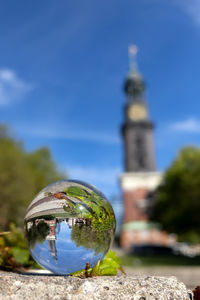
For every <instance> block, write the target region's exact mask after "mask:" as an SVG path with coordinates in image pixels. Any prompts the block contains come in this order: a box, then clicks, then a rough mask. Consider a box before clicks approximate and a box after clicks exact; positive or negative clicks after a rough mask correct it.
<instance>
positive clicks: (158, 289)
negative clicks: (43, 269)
mask: <svg viewBox="0 0 200 300" xmlns="http://www.w3.org/2000/svg"><path fill="white" fill-rule="evenodd" d="M0 299H4V300H7V299H13V300H15V299H20V300H23V299H34V300H35V299H44V300H47V299H51V300H59V299H62V300H64V299H66V300H71V299H72V300H84V299H87V300H93V299H94V300H96V299H101V300H110V299H113V300H118V299H119V300H123V299H126V300H129V299H131V300H190V299H192V296H191V295H189V293H188V291H187V289H186V287H185V285H184V284H183V283H181V282H179V281H178V280H177V279H176V277H154V276H151V277H150V276H141V277H139V276H138V277H137V276H124V275H123V276H115V277H110V276H108V277H93V278H89V279H80V278H73V277H68V276H52V275H43V276H41V275H21V274H16V273H9V272H0Z"/></svg>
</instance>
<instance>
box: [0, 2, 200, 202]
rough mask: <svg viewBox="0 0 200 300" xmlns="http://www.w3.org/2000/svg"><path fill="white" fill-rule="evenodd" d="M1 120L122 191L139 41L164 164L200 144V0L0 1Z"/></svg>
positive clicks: (76, 169)
mask: <svg viewBox="0 0 200 300" xmlns="http://www.w3.org/2000/svg"><path fill="white" fill-rule="evenodd" d="M0 39H1V43H0V121H1V123H6V124H9V125H10V126H11V128H12V130H13V132H14V133H15V135H16V137H17V138H18V139H22V140H23V141H24V144H25V147H26V149H27V150H28V151H32V150H34V149H36V148H38V147H41V146H48V147H49V148H50V149H51V151H52V154H53V157H54V158H55V160H56V161H57V163H58V165H59V166H60V168H61V169H63V170H66V171H67V173H68V175H69V176H70V177H71V178H76V179H79V180H86V181H88V182H89V183H92V184H95V185H97V187H99V188H100V189H101V190H102V191H103V192H104V193H105V194H106V195H107V196H108V197H110V196H111V195H113V194H118V193H119V188H118V177H119V175H120V173H121V172H122V170H123V152H122V141H121V135H120V126H121V124H122V122H123V118H124V116H123V105H124V101H125V97H124V94H123V91H122V85H123V81H124V78H125V76H126V74H127V72H128V53H127V49H128V46H129V45H130V44H137V45H138V47H139V49H140V50H139V53H138V65H139V69H140V71H141V72H142V74H143V76H144V78H145V80H146V82H147V88H148V89H147V101H148V104H149V108H150V116H151V119H152V120H154V121H155V123H156V130H155V149H156V160H157V168H158V170H164V169H166V168H167V167H168V166H169V165H170V163H171V162H172V160H173V159H174V157H175V155H176V153H177V152H178V150H179V149H180V148H181V147H182V146H184V145H187V144H193V145H197V146H200V142H199V137H200V1H199V0H190V1H188V0H173V1H172V0H135V1H133V0H121V1H118V0H109V1H108V0H107V1H105V0H101V1H96V0H84V1H81V0H73V1H66V0H65V1H64V0H57V1H55V0H42V1H38V0H35V1H26V0H19V1H11V0H7V1H1V3H0Z"/></svg>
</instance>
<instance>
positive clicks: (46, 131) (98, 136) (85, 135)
mask: <svg viewBox="0 0 200 300" xmlns="http://www.w3.org/2000/svg"><path fill="white" fill-rule="evenodd" d="M17 130H18V131H19V132H20V133H22V134H25V135H28V136H32V137H39V138H50V139H65V140H80V141H91V142H97V143H104V144H111V145H119V144H120V138H119V136H118V135H117V134H115V133H114V134H113V133H108V132H98V131H89V130H84V129H83V130H75V129H67V128H59V129H58V128H57V129H56V130H55V129H51V128H42V126H41V128H35V127H32V126H31V128H30V127H29V126H27V125H24V126H17Z"/></svg>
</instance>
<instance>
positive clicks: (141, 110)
mask: <svg viewBox="0 0 200 300" xmlns="http://www.w3.org/2000/svg"><path fill="white" fill-rule="evenodd" d="M128 117H129V119H130V120H132V121H138V120H144V119H146V118H147V110H146V108H145V107H144V106H142V105H139V104H133V105H132V106H131V107H129V109H128Z"/></svg>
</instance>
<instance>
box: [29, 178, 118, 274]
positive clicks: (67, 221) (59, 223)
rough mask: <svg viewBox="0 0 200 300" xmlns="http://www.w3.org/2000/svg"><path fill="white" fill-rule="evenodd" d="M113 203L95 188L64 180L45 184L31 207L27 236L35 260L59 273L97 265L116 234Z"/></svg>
mask: <svg viewBox="0 0 200 300" xmlns="http://www.w3.org/2000/svg"><path fill="white" fill-rule="evenodd" d="M115 226H116V222H115V215H114V212H113V209H112V206H111V204H110V203H109V202H108V200H107V199H106V197H105V196H104V194H102V193H101V192H100V191H99V190H98V189H97V188H96V187H94V186H92V185H90V184H87V183H85V182H82V181H77V180H62V181H58V182H55V183H53V184H50V185H48V186H47V187H45V188H44V189H43V190H42V191H41V192H39V194H38V195H37V196H36V197H35V198H34V199H33V201H32V202H31V204H30V205H29V206H28V208H27V211H26V216H25V236H26V240H27V244H28V248H29V250H30V252H31V255H32V257H33V258H34V259H35V261H36V262H37V263H38V264H39V265H41V266H42V267H43V268H45V269H47V270H49V271H51V272H53V273H55V274H60V275H67V274H70V273H73V272H76V271H79V270H83V269H85V267H86V264H87V265H88V263H89V264H90V266H91V267H94V266H95V265H96V264H97V262H98V261H99V260H100V261H101V260H102V259H103V257H104V256H105V255H106V254H107V252H108V250H109V248H110V246H111V244H112V241H113V239H114V234H115Z"/></svg>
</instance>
